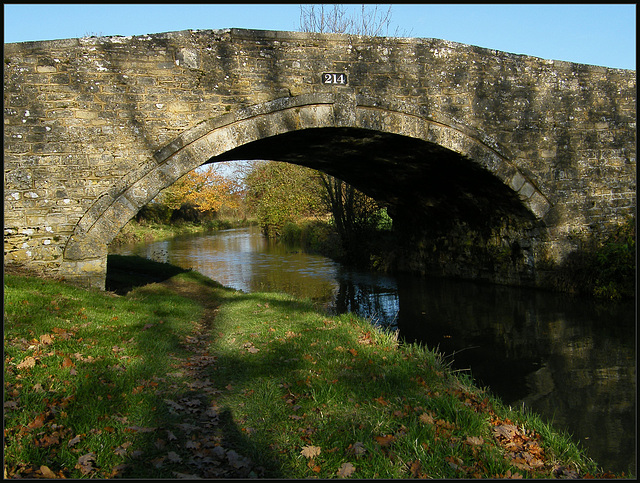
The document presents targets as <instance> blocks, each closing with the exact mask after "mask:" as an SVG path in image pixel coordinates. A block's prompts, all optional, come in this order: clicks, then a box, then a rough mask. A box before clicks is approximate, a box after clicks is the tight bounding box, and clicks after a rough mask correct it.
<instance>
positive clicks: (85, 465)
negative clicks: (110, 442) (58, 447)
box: [76, 453, 96, 475]
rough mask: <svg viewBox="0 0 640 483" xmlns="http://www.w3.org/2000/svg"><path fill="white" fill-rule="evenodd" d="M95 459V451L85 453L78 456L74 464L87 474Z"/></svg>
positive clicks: (90, 470)
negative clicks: (76, 462)
mask: <svg viewBox="0 0 640 483" xmlns="http://www.w3.org/2000/svg"><path fill="white" fill-rule="evenodd" d="M95 460H96V455H95V453H87V454H85V455H82V456H80V458H78V464H76V468H77V469H79V470H80V472H81V473H82V474H83V475H88V474H89V473H91V472H92V471H93V470H95V468H94V467H93V463H94V462H95Z"/></svg>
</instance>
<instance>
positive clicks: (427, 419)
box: [419, 413, 435, 424]
mask: <svg viewBox="0 0 640 483" xmlns="http://www.w3.org/2000/svg"><path fill="white" fill-rule="evenodd" d="M419 419H420V422H421V423H426V424H434V423H435V419H433V416H431V414H429V413H422V414H421V415H420V418H419Z"/></svg>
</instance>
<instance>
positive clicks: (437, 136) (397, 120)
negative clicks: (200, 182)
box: [62, 93, 551, 287]
mask: <svg viewBox="0 0 640 483" xmlns="http://www.w3.org/2000/svg"><path fill="white" fill-rule="evenodd" d="M325 127H351V128H362V129H368V130H375V131H381V132H385V133H390V134H399V135H403V136H409V137H413V138H417V139H422V140H424V141H427V142H429V143H433V144H437V145H439V146H441V147H444V148H446V149H449V150H451V151H453V152H455V153H457V154H459V155H461V156H464V157H465V158H468V159H470V160H472V161H473V162H475V163H477V164H478V165H480V166H482V167H483V168H484V169H486V170H487V171H489V172H490V173H492V174H494V175H495V176H496V177H498V178H499V179H500V180H502V182H503V183H504V184H505V185H507V186H508V187H510V188H511V189H512V190H513V191H515V192H516V193H517V194H518V196H519V198H520V199H521V201H522V202H523V204H524V205H525V206H526V207H527V208H528V209H529V211H531V213H532V214H533V215H534V216H535V217H536V218H537V219H539V220H540V219H542V218H543V217H544V216H545V214H546V213H547V212H548V211H549V209H550V207H551V203H550V202H549V200H548V198H547V197H546V196H545V195H544V194H543V193H542V192H541V191H540V190H539V189H538V188H537V187H536V185H535V183H534V182H533V181H532V180H531V179H529V178H527V176H526V175H524V174H523V173H521V172H520V171H519V170H518V169H517V168H516V167H515V165H514V164H512V163H511V162H510V161H509V158H510V155H509V153H508V151H507V150H506V149H505V148H504V147H501V146H499V145H498V144H497V143H496V142H495V141H493V140H492V139H490V138H489V137H487V136H485V135H484V134H482V133H481V132H479V131H476V130H474V129H472V128H470V127H468V126H464V125H461V124H460V123H458V122H456V121H455V120H454V119H449V118H446V117H445V116H442V115H438V114H436V115H434V114H428V113H426V112H424V111H423V110H422V108H420V107H418V106H411V105H408V104H406V103H403V102H393V101H381V100H379V99H373V98H369V97H366V96H360V95H352V94H342V93H319V94H307V95H301V96H297V97H285V98H280V99H276V100H273V101H270V102H266V103H263V104H259V105H254V106H251V107H246V108H241V109H238V110H236V111H234V112H231V113H228V114H225V115H222V116H220V117H216V118H212V119H207V120H205V121H203V122H201V123H200V124H198V125H196V126H194V127H193V128H191V129H188V130H187V131H185V132H183V133H182V134H181V135H180V136H178V137H177V138H176V139H175V140H174V141H172V142H171V143H169V144H168V145H166V146H165V147H163V148H162V149H160V150H158V151H157V152H155V153H154V155H153V158H152V159H150V160H149V162H147V163H146V164H144V165H142V166H139V167H138V168H136V169H134V170H132V171H131V172H129V173H128V174H127V175H125V176H124V177H123V178H122V179H120V180H119V181H118V183H116V185H114V186H113V187H112V188H111V189H110V190H109V191H107V192H106V193H104V194H103V195H102V196H101V197H100V198H99V199H98V200H97V201H96V202H95V203H94V205H93V206H92V207H91V208H90V209H89V210H88V211H87V212H86V213H85V215H84V216H83V217H82V219H81V220H80V221H79V222H78V225H77V226H76V228H75V230H74V233H73V235H72V236H71V237H70V239H69V241H68V242H67V245H66V247H65V250H64V257H63V262H62V263H63V264H65V265H67V267H66V270H67V271H68V272H71V273H78V272H80V271H81V272H83V273H92V272H93V273H96V275H98V274H99V273H102V277H101V278H102V287H104V274H105V273H106V254H107V245H108V243H109V242H110V241H111V240H112V239H113V238H114V237H115V236H116V235H117V233H118V232H119V231H120V230H121V229H122V227H123V226H124V225H125V224H126V223H127V221H128V220H130V219H131V218H132V217H133V216H134V215H135V214H136V213H137V212H138V211H139V210H140V208H141V207H142V206H144V205H145V204H147V203H148V202H149V201H150V200H151V199H153V198H154V197H155V196H156V195H157V194H158V193H159V192H160V191H161V190H162V189H164V188H166V187H168V186H170V185H171V184H173V183H174V182H175V181H177V180H178V179H179V178H180V177H182V176H183V175H185V174H186V173H188V172H189V171H191V170H193V169H194V168H197V167H198V166H200V165H202V164H204V163H206V162H207V161H208V160H210V159H211V158H212V157H214V156H218V155H220V154H222V153H224V152H227V151H229V150H231V149H233V148H236V147H238V146H241V145H244V144H247V143H250V142H253V141H257V140H260V139H264V138H267V137H271V136H276V135H279V134H283V133H287V132H291V131H297V130H304V129H312V128H325ZM73 265H76V266H75V267H74V266H73ZM79 265H82V268H81V269H79V268H78V266H79ZM94 285H95V284H94Z"/></svg>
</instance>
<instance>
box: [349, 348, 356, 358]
mask: <svg viewBox="0 0 640 483" xmlns="http://www.w3.org/2000/svg"><path fill="white" fill-rule="evenodd" d="M349 352H351V355H352V356H353V357H355V356H357V355H358V351H357V350H355V349H349Z"/></svg>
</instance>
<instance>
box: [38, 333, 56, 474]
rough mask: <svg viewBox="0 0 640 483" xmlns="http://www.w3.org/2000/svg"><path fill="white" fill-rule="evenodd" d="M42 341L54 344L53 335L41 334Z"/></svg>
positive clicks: (46, 343)
mask: <svg viewBox="0 0 640 483" xmlns="http://www.w3.org/2000/svg"><path fill="white" fill-rule="evenodd" d="M40 343H41V344H44V345H49V344H53V337H51V335H50V334H43V335H41V336H40ZM45 468H46V466H45Z"/></svg>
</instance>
